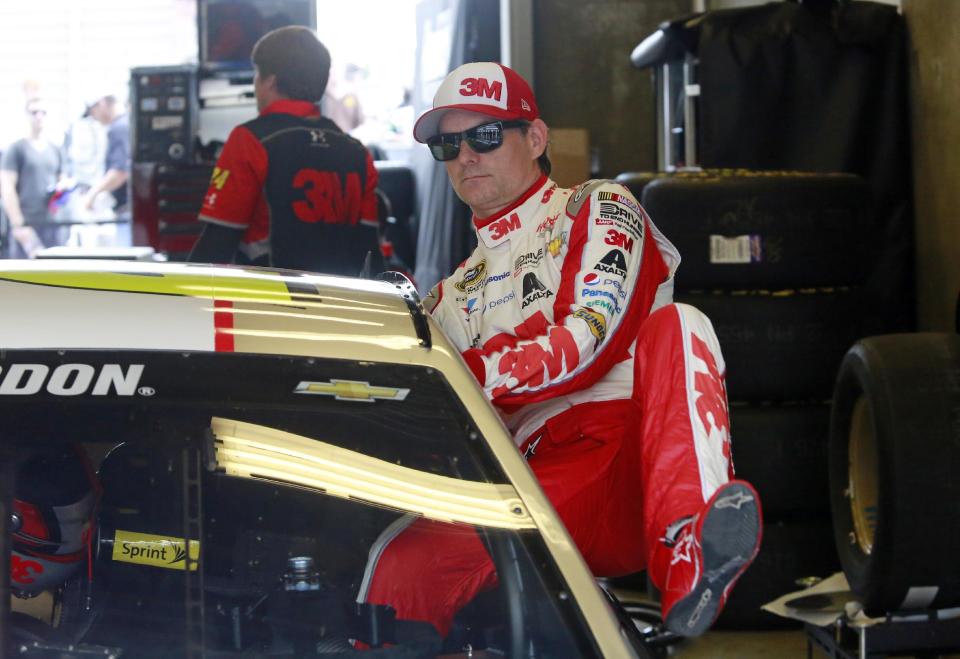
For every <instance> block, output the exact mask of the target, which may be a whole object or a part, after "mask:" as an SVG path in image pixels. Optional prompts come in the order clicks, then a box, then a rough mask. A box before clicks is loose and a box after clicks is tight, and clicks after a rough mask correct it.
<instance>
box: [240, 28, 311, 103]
mask: <svg viewBox="0 0 960 659" xmlns="http://www.w3.org/2000/svg"><path fill="white" fill-rule="evenodd" d="M250 59H251V60H252V61H253V65H254V66H255V67H257V71H259V72H260V77H261V78H265V77H267V76H271V75H275V76H277V91H278V92H280V93H281V94H283V95H284V96H286V97H288V98H294V99H297V100H301V101H313V102H316V101H319V100H320V98H321V97H322V96H323V92H324V90H325V89H326V88H327V80H328V79H329V78H330V51H328V50H327V47H326V46H324V45H323V44H322V43H320V40H319V39H317V35H316V34H314V32H313V30H311V29H309V28H306V27H303V26H300V25H288V26H287V27H281V28H278V29H276V30H273V31H271V32H267V33H266V34H265V35H263V36H262V37H260V40H259V41H257V43H255V44H254V45H253V52H252V53H251V55H250Z"/></svg>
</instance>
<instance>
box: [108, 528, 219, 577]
mask: <svg viewBox="0 0 960 659" xmlns="http://www.w3.org/2000/svg"><path fill="white" fill-rule="evenodd" d="M186 544H187V543H186V542H185V541H184V539H183V538H171V537H168V536H164V535H150V534H147V533H136V532H134V531H122V530H120V529H117V531H116V533H115V534H114V536H113V556H112V558H113V560H115V561H119V562H121V563H135V564H137V565H150V566H153V567H162V568H167V569H168V570H183V569H184V567H185V566H186V558H187V549H186ZM190 558H191V559H192V560H194V561H196V560H198V559H199V558H200V541H199V540H191V541H190ZM190 569H191V570H196V569H197V564H196V563H192V564H191V565H190Z"/></svg>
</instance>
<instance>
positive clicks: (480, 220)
mask: <svg viewBox="0 0 960 659" xmlns="http://www.w3.org/2000/svg"><path fill="white" fill-rule="evenodd" d="M548 180H549V179H548V178H547V175H546V174H541V175H540V178H538V179H537V180H536V181H534V183H533V185H531V186H530V187H529V188H528V189H527V191H526V192H524V193H523V194H522V195H520V196H519V197H518V198H517V200H516V201H515V202H513V203H512V204H510V205H509V206H507V207H506V208H504V209H503V210H501V211H498V212H497V213H496V214H494V215H489V216H487V217H477V216H476V215H474V216H473V226H474V227H476V228H477V229H482V228H484V227H485V226H487V225H488V224H490V223H491V222H493V221H494V220H499V219H500V218H501V217H503V216H504V215H506V214H507V213H510V212H512V211H515V210H517V208H519V207H520V206H521V205H522V204H523V202H525V201H526V200H527V199H529V198H530V197H532V196H533V195H534V194H535V193H537V192H539V191H540V188H542V187H543V184H544V183H545V182H547V181H548ZM551 183H552V181H551Z"/></svg>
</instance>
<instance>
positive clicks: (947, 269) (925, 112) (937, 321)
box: [901, 0, 960, 331]
mask: <svg viewBox="0 0 960 659" xmlns="http://www.w3.org/2000/svg"><path fill="white" fill-rule="evenodd" d="M901 7H902V10H903V13H904V16H905V17H906V20H907V31H908V33H909V35H910V49H911V52H910V84H911V94H910V96H911V112H912V123H913V167H914V169H913V171H914V191H915V192H914V194H915V195H916V218H917V221H916V245H917V301H918V307H919V309H918V320H919V328H920V329H921V330H932V331H950V330H952V329H953V326H954V305H955V304H956V301H957V292H958V291H960V219H958V217H957V215H958V209H960V186H958V185H957V181H960V155H958V154H960V121H958V120H957V116H956V115H957V108H958V107H960V2H957V1H956V0H903V2H902V5H901Z"/></svg>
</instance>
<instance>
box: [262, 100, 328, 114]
mask: <svg viewBox="0 0 960 659" xmlns="http://www.w3.org/2000/svg"><path fill="white" fill-rule="evenodd" d="M267 114H292V115H295V116H297V117H317V116H320V110H318V109H317V104H316V103H311V102H310V101H300V100H296V99H292V98H282V99H280V100H279V101H274V102H273V103H271V104H270V105H268V106H267V107H265V108H263V111H262V112H261V113H260V116H261V117H262V116H264V115H267Z"/></svg>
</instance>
